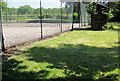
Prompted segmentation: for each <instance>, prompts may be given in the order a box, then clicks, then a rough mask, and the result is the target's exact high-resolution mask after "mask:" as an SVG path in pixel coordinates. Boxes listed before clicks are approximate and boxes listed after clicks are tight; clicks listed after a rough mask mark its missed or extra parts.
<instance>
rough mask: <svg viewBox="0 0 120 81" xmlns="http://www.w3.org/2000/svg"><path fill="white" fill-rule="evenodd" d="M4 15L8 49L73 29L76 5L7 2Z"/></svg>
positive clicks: (41, 0) (38, 0) (44, 1)
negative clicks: (74, 6) (74, 7)
mask: <svg viewBox="0 0 120 81" xmlns="http://www.w3.org/2000/svg"><path fill="white" fill-rule="evenodd" d="M5 3H6V6H7V7H6V8H4V11H3V12H2V21H3V26H2V27H1V28H3V35H4V39H5V40H4V43H5V48H7V47H11V46H15V45H18V44H22V43H25V42H28V41H31V40H32V41H33V40H40V39H42V38H46V37H50V36H55V35H57V34H60V33H62V32H65V31H69V30H71V29H72V23H73V18H72V17H73V2H61V1H60V0H53V1H48V0H35V1H32V0H27V1H25V0H18V1H15V0H6V1H5Z"/></svg>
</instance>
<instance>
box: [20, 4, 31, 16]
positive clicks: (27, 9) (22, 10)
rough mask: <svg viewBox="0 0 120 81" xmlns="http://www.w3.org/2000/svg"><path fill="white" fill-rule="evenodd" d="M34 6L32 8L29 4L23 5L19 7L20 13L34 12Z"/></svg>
mask: <svg viewBox="0 0 120 81" xmlns="http://www.w3.org/2000/svg"><path fill="white" fill-rule="evenodd" d="M32 13H33V8H31V7H30V6H29V5H25V6H21V7H20V8H18V14H22V15H23V14H32Z"/></svg>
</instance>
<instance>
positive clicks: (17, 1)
mask: <svg viewBox="0 0 120 81" xmlns="http://www.w3.org/2000/svg"><path fill="white" fill-rule="evenodd" d="M4 1H5V2H7V3H8V7H10V8H12V7H14V8H18V7H20V6H23V5H30V6H31V7H32V8H39V6H40V0H4ZM41 2H42V7H43V8H60V0H41Z"/></svg>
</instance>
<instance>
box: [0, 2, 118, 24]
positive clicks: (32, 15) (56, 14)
mask: <svg viewBox="0 0 120 81" xmlns="http://www.w3.org/2000/svg"><path fill="white" fill-rule="evenodd" d="M0 2H2V9H3V11H2V14H3V17H4V19H6V18H7V19H10V20H12V19H13V20H14V19H15V20H16V19H18V20H19V18H21V19H39V18H40V17H42V18H56V19H58V18H60V17H61V16H60V14H61V8H48V9H45V8H42V16H40V8H36V9H35V8H32V7H31V6H29V5H24V6H21V7H19V8H8V7H7V3H5V2H4V1H3V0H1V1H0ZM68 4H69V3H68ZM0 5H1V4H0ZM78 5H79V3H75V7H74V21H76V22H77V21H78V20H79V14H78V13H79V7H78ZM108 7H110V8H111V9H110V10H109V13H107V14H108V15H109V20H110V21H112V22H120V19H119V17H120V2H112V3H109V5H108ZM86 8H87V11H88V13H89V14H91V10H92V6H87V7H86ZM6 15H7V17H6ZM70 15H71V8H70V7H68V8H67V5H66V7H65V8H63V9H62V18H63V19H68V17H69V16H70Z"/></svg>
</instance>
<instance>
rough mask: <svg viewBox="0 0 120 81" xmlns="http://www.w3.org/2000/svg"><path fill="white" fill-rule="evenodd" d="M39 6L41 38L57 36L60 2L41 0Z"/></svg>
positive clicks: (59, 24) (59, 25) (58, 31)
mask: <svg viewBox="0 0 120 81" xmlns="http://www.w3.org/2000/svg"><path fill="white" fill-rule="evenodd" d="M41 4H42V7H41V9H42V17H41V18H42V28H43V38H46V37H49V36H53V35H56V34H59V33H60V32H61V22H60V16H61V12H60V10H61V8H60V1H59V0H52V1H48V0H41Z"/></svg>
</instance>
